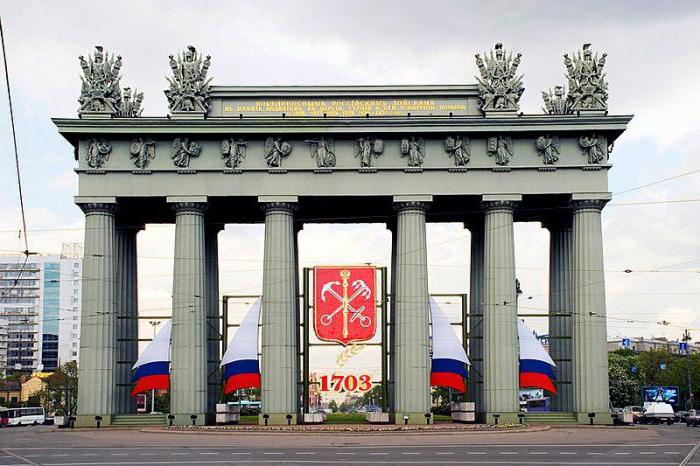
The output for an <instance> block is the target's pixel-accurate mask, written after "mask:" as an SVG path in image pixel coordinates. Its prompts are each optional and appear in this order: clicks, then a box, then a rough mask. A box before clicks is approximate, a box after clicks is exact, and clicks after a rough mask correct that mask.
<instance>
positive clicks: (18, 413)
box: [7, 408, 46, 426]
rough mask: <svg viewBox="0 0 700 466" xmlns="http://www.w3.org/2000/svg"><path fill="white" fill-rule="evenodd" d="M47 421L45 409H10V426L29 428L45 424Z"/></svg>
mask: <svg viewBox="0 0 700 466" xmlns="http://www.w3.org/2000/svg"><path fill="white" fill-rule="evenodd" d="M45 421H46V415H45V413H44V408H8V410H7V425H8V426H28V425H37V424H43V423H44V422H45Z"/></svg>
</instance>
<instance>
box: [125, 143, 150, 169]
mask: <svg viewBox="0 0 700 466" xmlns="http://www.w3.org/2000/svg"><path fill="white" fill-rule="evenodd" d="M130 152H131V159H132V160H133V161H134V165H136V167H137V168H140V169H142V170H145V169H146V168H148V166H149V165H150V164H151V160H153V159H154V158H156V142H155V141H154V140H153V139H144V138H136V139H134V140H132V141H131V147H130Z"/></svg>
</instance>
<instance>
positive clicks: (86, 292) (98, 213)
mask: <svg viewBox="0 0 700 466" xmlns="http://www.w3.org/2000/svg"><path fill="white" fill-rule="evenodd" d="M78 205H79V206H80V208H81V209H82V210H83V212H85V245H84V254H85V256H84V259H83V293H82V308H81V322H80V361H79V364H78V368H79V379H78V381H79V382H78V408H77V411H78V415H77V418H76V425H77V426H81V427H87V426H95V422H96V421H95V416H101V417H102V420H101V424H102V425H103V426H104V425H109V424H110V422H111V417H112V415H113V414H114V406H115V401H114V400H115V378H116V377H115V372H116V366H117V359H116V356H117V350H116V346H117V342H116V320H117V319H116V317H117V316H116V312H115V310H116V309H115V298H116V281H115V263H114V238H115V228H114V215H115V212H116V204H115V203H101V202H100V203H98V202H94V203H79V204H78Z"/></svg>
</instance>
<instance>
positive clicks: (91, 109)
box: [78, 45, 122, 115]
mask: <svg viewBox="0 0 700 466" xmlns="http://www.w3.org/2000/svg"><path fill="white" fill-rule="evenodd" d="M78 59H79V60H80V67H81V68H82V69H83V75H82V76H81V77H80V80H81V81H82V85H81V88H80V97H79V98H78V102H79V103H80V108H79V109H78V114H80V115H82V114H86V113H107V114H110V115H116V114H117V112H118V111H119V108H120V106H121V102H122V94H121V89H120V88H119V81H120V80H121V76H119V73H120V70H121V67H122V57H120V56H119V55H117V56H116V57H115V56H114V55H109V53H106V52H104V48H103V47H102V46H101V45H96V46H95V52H94V54H93V56H90V57H88V59H87V60H85V57H83V56H82V55H80V56H79V57H78Z"/></svg>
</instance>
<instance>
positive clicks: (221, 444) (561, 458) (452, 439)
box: [0, 424, 700, 466]
mask: <svg viewBox="0 0 700 466" xmlns="http://www.w3.org/2000/svg"><path fill="white" fill-rule="evenodd" d="M698 442H700V429H698V428H688V427H686V426H685V425H683V424H676V425H673V426H658V427H648V428H647V427H633V428H585V427H584V428H555V429H552V430H548V431H541V432H526V433H506V434H503V433H498V434H473V433H472V434H463V433H392V434H347V433H343V434H328V433H324V434H280V433H255V434H246V433H240V432H239V433H226V434H172V433H144V432H140V431H138V430H101V431H72V432H71V431H54V430H53V429H52V428H48V427H25V428H12V429H2V430H0V465H16V464H23V465H26V464H29V465H47V466H50V465H64V464H65V465H67V464H72V465H127V464H128V465H147V464H164V465H186V464H333V463H348V464H527V465H536V464H548V465H551V464H562V465H564V464H640V465H641V464H656V465H665V464H668V465H679V464H683V465H685V464H691V465H692V464H697V465H700V451H696V450H698V448H696V446H697V445H700V443H698Z"/></svg>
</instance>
